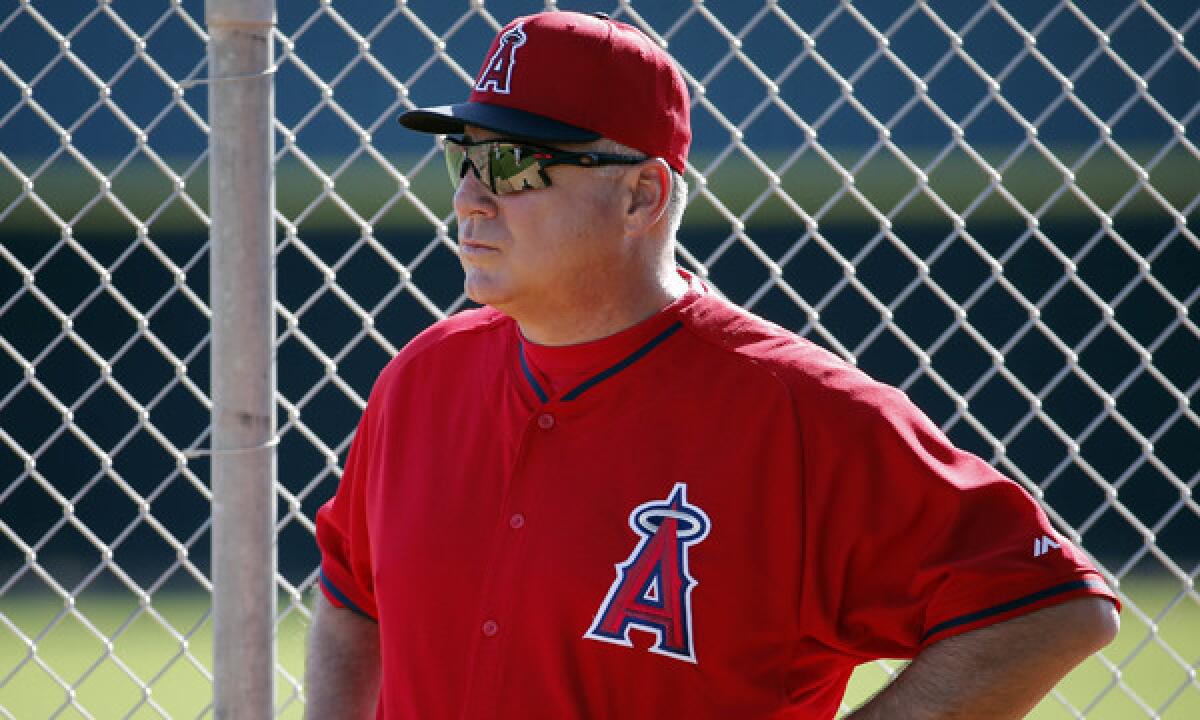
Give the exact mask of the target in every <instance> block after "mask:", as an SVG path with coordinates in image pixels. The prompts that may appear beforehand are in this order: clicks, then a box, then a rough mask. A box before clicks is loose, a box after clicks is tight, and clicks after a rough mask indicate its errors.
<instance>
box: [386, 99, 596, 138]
mask: <svg viewBox="0 0 1200 720" xmlns="http://www.w3.org/2000/svg"><path fill="white" fill-rule="evenodd" d="M400 124H401V125H403V126H404V127H406V128H409V129H410V130H416V131H417V132H425V133H437V134H439V135H460V134H462V132H463V126H464V125H474V126H476V127H481V128H483V129H485V130H491V131H492V132H496V133H500V134H502V135H505V136H508V137H513V138H516V139H520V140H550V141H553V142H591V141H592V140H599V139H600V133H597V132H593V131H591V130H585V129H583V128H579V127H575V126H574V125H567V124H566V123H561V122H558V121H557V120H551V119H550V118H547V117H542V116H541V115H534V114H533V113H528V112H525V111H524V110H516V109H514V108H508V107H502V106H500V105H488V104H486V103H459V104H458V105H438V106H435V107H427V108H418V109H417V110H409V111H408V112H406V113H404V114H403V115H401V116H400Z"/></svg>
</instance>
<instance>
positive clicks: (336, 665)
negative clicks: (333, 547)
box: [304, 591, 379, 720]
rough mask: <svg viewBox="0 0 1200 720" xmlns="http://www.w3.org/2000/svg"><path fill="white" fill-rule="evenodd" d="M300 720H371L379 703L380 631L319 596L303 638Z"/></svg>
mask: <svg viewBox="0 0 1200 720" xmlns="http://www.w3.org/2000/svg"><path fill="white" fill-rule="evenodd" d="M304 687H305V689H306V690H307V692H308V697H307V705H306V708H305V711H304V717H305V718H309V720H317V719H318V718H320V719H321V720H326V719H327V718H347V719H358V718H361V719H362V720H371V719H372V718H374V717H375V704H376V703H377V702H378V700H379V625H378V624H377V623H376V622H375V621H374V620H371V619H370V618H368V617H364V616H363V615H359V614H358V613H356V612H354V611H353V610H349V609H347V608H339V607H335V606H333V605H332V604H330V602H329V601H328V600H326V599H325V595H324V593H321V592H320V591H318V592H317V593H316V599H315V600H314V601H313V625H312V630H310V631H309V633H308V660H307V664H306V667H305V670H304Z"/></svg>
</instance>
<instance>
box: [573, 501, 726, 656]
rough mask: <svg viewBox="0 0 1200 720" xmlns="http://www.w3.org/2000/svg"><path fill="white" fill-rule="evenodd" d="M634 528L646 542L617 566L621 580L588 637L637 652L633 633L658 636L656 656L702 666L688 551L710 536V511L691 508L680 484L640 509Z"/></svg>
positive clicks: (632, 519) (633, 518) (634, 516)
mask: <svg viewBox="0 0 1200 720" xmlns="http://www.w3.org/2000/svg"><path fill="white" fill-rule="evenodd" d="M629 526H630V527H631V528H633V531H634V532H635V533H637V534H638V535H641V537H642V539H641V542H639V543H638V546H637V547H636V548H634V550H633V554H631V555H630V556H629V559H628V560H626V561H625V562H623V563H621V564H619V565H617V566H616V569H617V578H616V580H614V581H613V584H612V587H611V588H609V591H608V596H607V597H606V598H604V602H603V603H602V604H601V605H600V611H599V612H598V613H597V614H596V619H595V621H594V622H593V623H592V626H591V628H589V629H588V631H587V632H586V633H584V635H583V636H584V637H585V638H591V639H592V640H600V641H601V642H609V643H614V644H616V645H624V646H625V647H633V643H632V642H631V641H630V640H629V631H630V629H631V628H635V629H638V630H643V631H646V632H650V633H653V634H654V635H656V636H657V637H658V642H657V643H655V645H654V647H652V648H650V651H651V652H654V653H658V654H660V655H667V656H669V657H673V658H676V659H679V660H687V661H689V662H696V649H695V643H694V642H693V638H692V600H691V595H692V589H693V588H694V587H695V586H696V580H695V579H694V578H693V577H692V576H691V574H690V573H689V572H688V548H690V547H691V546H692V545H695V544H697V543H699V542H700V541H701V540H703V539H704V538H705V537H707V536H708V529H709V521H708V516H707V515H705V514H704V511H703V510H701V509H700V508H698V507H696V506H695V505H692V504H690V503H688V501H687V486H686V485H685V484H683V483H676V484H675V487H674V489H672V490H671V495H670V497H668V498H667V499H666V500H665V501H663V500H654V501H651V502H648V503H643V504H642V505H639V506H637V507H636V508H634V510H633V512H632V513H630V514H629Z"/></svg>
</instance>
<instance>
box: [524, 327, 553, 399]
mask: <svg viewBox="0 0 1200 720" xmlns="http://www.w3.org/2000/svg"><path fill="white" fill-rule="evenodd" d="M519 344H520V346H521V369H522V370H523V371H525V379H526V380H528V381H529V385H530V386H531V387H532V388H533V391H534V392H535V393H537V396H538V400H541V401H542V402H544V403H548V402H550V398H549V396H547V395H546V391H545V390H543V389H542V386H541V385H539V384H538V381H537V378H535V377H534V376H533V371H532V370H530V369H529V361H528V360H526V359H525V339H524V338H522V339H521V341H520V343H519Z"/></svg>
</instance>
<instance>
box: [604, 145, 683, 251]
mask: <svg viewBox="0 0 1200 720" xmlns="http://www.w3.org/2000/svg"><path fill="white" fill-rule="evenodd" d="M591 147H592V148H593V149H595V150H598V151H600V152H607V153H615V154H617V155H642V154H643V153H641V152H639V151H638V150H635V149H633V148H631V147H629V146H628V145H622V144H621V143H619V142H617V141H615V140H609V139H608V138H601V139H600V140H598V141H596V142H595V143H594V144H593V145H591ZM668 169H669V170H670V171H671V189H670V192H669V194H668V196H667V206H666V209H665V210H664V213H665V214H666V216H667V233H668V235H667V236H668V237H669V238H670V239H672V240H674V239H675V233H677V232H679V226H680V224H681V223H682V222H683V211H684V209H685V208H686V207H687V198H688V184H687V180H685V179H684V178H683V175H681V174H680V173H679V172H678V171H676V170H675V168H670V167H669V168H668ZM608 170H609V172H611V173H613V174H614V175H615V174H616V173H619V172H621V168H620V167H619V166H611V167H609V168H608Z"/></svg>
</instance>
